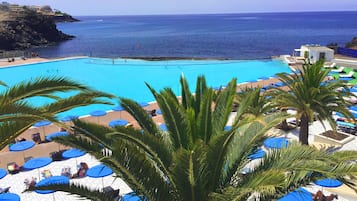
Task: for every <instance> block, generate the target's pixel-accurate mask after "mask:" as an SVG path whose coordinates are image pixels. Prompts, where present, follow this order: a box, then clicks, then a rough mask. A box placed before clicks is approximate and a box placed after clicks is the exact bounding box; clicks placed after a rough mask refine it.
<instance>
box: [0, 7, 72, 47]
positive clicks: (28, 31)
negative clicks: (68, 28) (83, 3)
mask: <svg viewBox="0 0 357 201" xmlns="http://www.w3.org/2000/svg"><path fill="white" fill-rule="evenodd" d="M76 21H78V20H77V19H75V18H73V17H72V16H70V15H68V14H66V13H63V12H61V11H58V10H52V8H51V7H50V6H21V5H17V4H9V3H7V2H2V3H0V51H1V50H21V49H26V48H30V47H34V46H43V45H49V44H53V43H58V42H61V41H65V40H70V39H72V38H73V37H74V36H71V35H68V34H65V33H63V32H61V31H59V30H58V29H57V27H56V23H57V22H76Z"/></svg>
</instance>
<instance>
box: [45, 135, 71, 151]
mask: <svg viewBox="0 0 357 201" xmlns="http://www.w3.org/2000/svg"><path fill="white" fill-rule="evenodd" d="M68 135H69V133H68V132H67V131H59V132H54V133H51V134H48V135H46V137H45V139H46V141H48V142H50V141H52V138H55V137H61V136H68ZM60 146H61V145H60V144H58V150H60Z"/></svg>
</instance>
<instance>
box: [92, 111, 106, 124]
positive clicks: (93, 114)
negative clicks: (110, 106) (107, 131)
mask: <svg viewBox="0 0 357 201" xmlns="http://www.w3.org/2000/svg"><path fill="white" fill-rule="evenodd" d="M89 114H90V116H93V117H97V120H98V123H99V117H101V116H105V115H106V114H107V112H106V111H103V110H96V111H93V112H91V113H89Z"/></svg>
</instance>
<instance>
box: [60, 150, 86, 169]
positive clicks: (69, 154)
mask: <svg viewBox="0 0 357 201" xmlns="http://www.w3.org/2000/svg"><path fill="white" fill-rule="evenodd" d="M85 154H86V152H85V151H82V150H79V149H76V148H73V149H69V150H67V151H64V152H63V153H62V157H63V158H64V159H69V158H76V166H77V158H78V157H81V156H83V155H85Z"/></svg>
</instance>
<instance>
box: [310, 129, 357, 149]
mask: <svg viewBox="0 0 357 201" xmlns="http://www.w3.org/2000/svg"><path fill="white" fill-rule="evenodd" d="M354 139H355V137H354V136H353V135H350V134H348V133H344V132H341V131H332V130H329V131H326V132H323V133H320V134H317V135H314V141H315V142H319V143H325V144H330V145H333V146H342V145H344V144H346V143H348V142H350V141H352V140H354Z"/></svg>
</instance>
